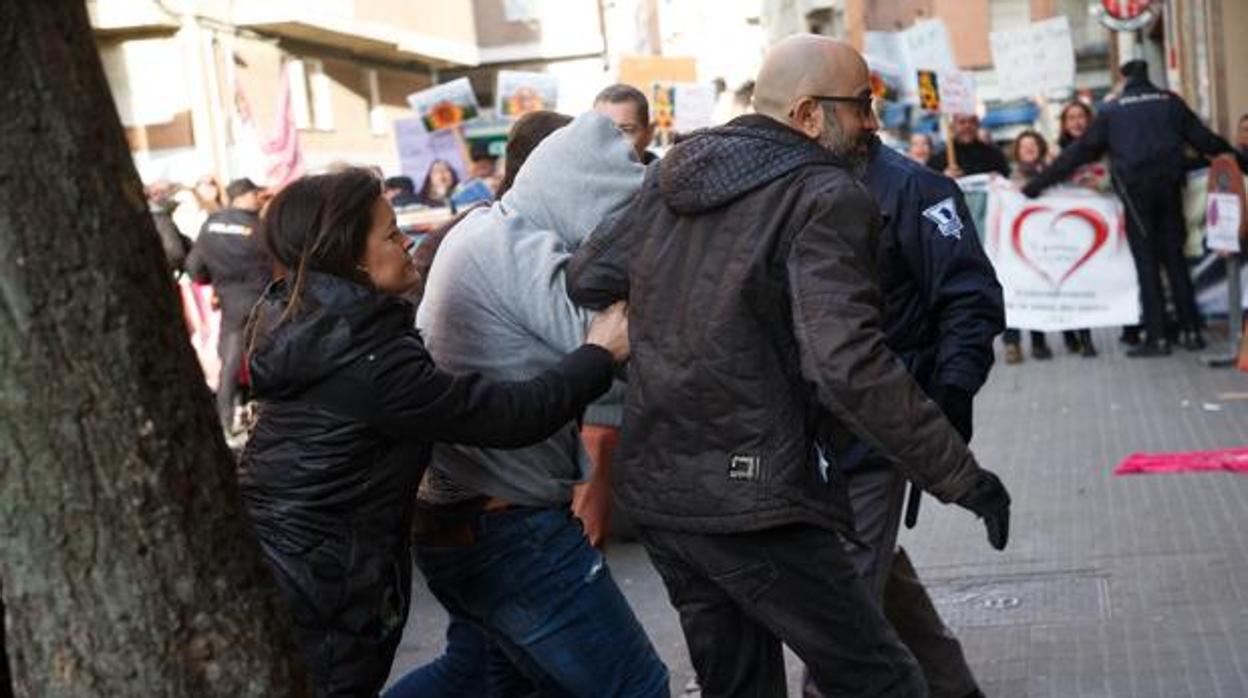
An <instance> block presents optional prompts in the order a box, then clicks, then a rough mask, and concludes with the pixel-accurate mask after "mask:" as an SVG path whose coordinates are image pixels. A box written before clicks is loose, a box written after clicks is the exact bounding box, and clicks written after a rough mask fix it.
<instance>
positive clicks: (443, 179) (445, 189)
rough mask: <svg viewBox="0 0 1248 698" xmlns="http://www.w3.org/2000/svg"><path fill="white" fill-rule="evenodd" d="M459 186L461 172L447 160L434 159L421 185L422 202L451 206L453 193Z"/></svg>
mask: <svg viewBox="0 0 1248 698" xmlns="http://www.w3.org/2000/svg"><path fill="white" fill-rule="evenodd" d="M457 186H459V174H458V173H457V172H455V168H454V167H451V163H449V162H447V161H446V160H434V161H433V163H432V164H431V165H429V173H428V174H426V175H425V183H424V184H422V185H421V187H420V203H422V204H424V205H426V206H433V207H439V206H441V207H446V208H451V194H454V193H455V187H457Z"/></svg>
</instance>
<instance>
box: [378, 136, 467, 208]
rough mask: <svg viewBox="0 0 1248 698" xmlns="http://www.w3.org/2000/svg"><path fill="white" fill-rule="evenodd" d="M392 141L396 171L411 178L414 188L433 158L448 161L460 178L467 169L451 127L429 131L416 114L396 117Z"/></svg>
mask: <svg viewBox="0 0 1248 698" xmlns="http://www.w3.org/2000/svg"><path fill="white" fill-rule="evenodd" d="M394 142H395V144H396V145H397V146H398V150H399V171H400V172H402V173H403V174H405V175H407V176H408V177H411V178H412V181H413V182H415V183H416V189H417V191H419V190H420V188H421V186H422V185H423V184H424V182H425V177H426V176H427V175H428V174H429V168H430V166H432V165H433V162H434V161H435V160H445V161H447V162H449V163H450V164H451V168H452V169H454V170H455V172H456V173H457V174H458V175H459V176H460V178H463V177H464V176H466V175H467V173H468V168H467V166H466V165H465V163H464V156H463V148H462V147H461V146H460V142H459V137H458V134H456V133H455V132H454V131H446V130H444V131H434V132H433V133H429V132H428V131H426V130H425V127H424V123H423V121H422V120H421V119H419V118H412V119H396V120H395V122H394Z"/></svg>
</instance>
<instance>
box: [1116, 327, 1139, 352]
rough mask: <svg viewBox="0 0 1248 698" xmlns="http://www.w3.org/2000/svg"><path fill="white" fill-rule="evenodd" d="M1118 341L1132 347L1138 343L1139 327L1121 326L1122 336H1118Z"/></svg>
mask: <svg viewBox="0 0 1248 698" xmlns="http://www.w3.org/2000/svg"><path fill="white" fill-rule="evenodd" d="M1118 341H1119V342H1122V343H1123V344H1125V345H1127V346H1129V347H1133V346H1135V345H1137V344H1139V343H1140V328H1138V327H1124V328H1122V336H1120V337H1119V338H1118Z"/></svg>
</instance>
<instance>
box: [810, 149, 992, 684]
mask: <svg viewBox="0 0 1248 698" xmlns="http://www.w3.org/2000/svg"><path fill="white" fill-rule="evenodd" d="M863 183H864V184H865V185H866V187H867V189H868V190H869V191H870V192H871V194H872V196H873V197H874V198H875V200H876V203H878V204H879V206H880V210H881V212H882V213H883V214H884V218H885V226H884V229H883V230H882V231H881V232H880V254H879V257H878V264H879V274H880V288H881V290H882V291H883V292H884V297H885V314H884V322H885V328H884V329H885V335H886V342H887V344H888V347H889V348H890V349H891V350H892V351H893V352H894V353H895V354H897V356H898V357H900V358H901V359H902V361H904V362H905V363H906V365H907V367H908V368H909V369H910V372H911V373H912V374H913V375H914V377H915V379H916V380H917V381H918V382H919V385H921V386H923V388H924V390H925V391H926V392H927V394H928V395H929V396H930V397H932V399H934V400H935V401H936V402H937V403H938V404H939V405H940V406H941V408H942V409H943V410H944V412H945V415H946V416H947V417H948V418H949V421H950V422H952V423H953V425H954V427H956V428H957V429H958V431H959V432H960V433H961V434H962V437H963V438H964V439H966V440H967V441H970V439H971V431H972V419H971V403H972V399H973V397H974V395H975V393H976V392H977V391H978V390H979V388H980V387H981V386H982V385H983V384H984V381H985V380H987V378H988V371H989V369H991V368H992V363H993V350H992V343H993V339H994V338H995V337H996V336H997V335H998V334H1000V333H1001V331H1002V330H1004V329H1005V311H1004V306H1003V303H1002V298H1001V286H1000V284H999V283H997V277H996V273H995V272H994V271H993V268H992V264H991V263H990V262H989V261H988V258H987V256H986V255H985V254H984V250H983V248H982V247H981V245H980V242H979V237H978V234H977V233H976V231H975V227H974V223H973V222H972V221H971V218H970V215H969V213H968V211H967V208H966V202H965V200H964V199H963V196H962V190H961V189H959V188H958V185H957V184H956V183H955V182H954V181H953V180H951V179H950V178H948V177H946V176H944V175H941V174H939V173H938V172H936V171H934V170H931V169H929V168H927V167H924V166H923V165H922V164H921V163H917V162H914V161H913V160H911V159H909V158H907V157H906V156H904V155H902V154H900V153H897V152H895V151H893V150H892V149H891V148H888V147H885V146H883V145H881V144H880V142H879V140H878V139H876V140H875V141H874V142H873V143H872V146H871V159H870V162H869V164H868V165H867V169H866V172H865V175H864V177H863ZM831 450H832V452H833V453H834V454H835V460H836V466H833V467H837V466H839V467H840V468H841V469H842V471H843V472H844V473H845V475H846V479H847V481H848V486H849V496H850V503H851V505H852V507H853V511H854V522H855V529H856V530H855V532H856V533H857V536H858V538H859V540H860V541H861V542H862V543H864V544H865V547H856V546H855V547H853V548H850V549H849V550H850V555H851V556H852V557H853V558H854V564H855V566H856V567H857V568H858V571H859V573H860V574H861V575H862V577H863V578H864V580H865V581H866V582H867V585H868V586H869V587H870V588H871V590H872V591H873V592H874V594H875V596H876V598H880V599H882V601H883V605H884V613H885V615H886V616H888V619H889V621H890V622H891V623H892V624H893V626H894V628H895V629H896V630H897V633H898V635H899V636H900V637H901V640H902V642H904V643H905V644H906V646H907V647H909V648H910V651H911V653H913V654H914V656H915V658H916V659H917V660H918V661H919V666H920V667H921V668H922V670H923V674H924V677H925V678H926V679H927V683H928V689H929V690H930V691H931V695H932V696H933V697H937V698H943V697H949V698H965V697H967V696H977V695H981V694H980V693H979V689H978V686H977V685H976V682H975V678H974V676H973V675H972V674H971V670H970V668H969V667H968V666H967V664H966V658H965V657H964V656H963V654H962V646H961V644H960V643H959V642H958V640H957V638H955V637H954V636H953V633H952V632H950V631H949V630H948V628H946V627H945V625H944V623H943V622H942V621H941V619H940V616H939V614H938V613H937V612H936V609H935V606H934V605H933V604H932V602H931V600H930V598H929V597H928V595H927V591H926V590H925V589H924V588H923V585H922V584H921V583H920V582H919V579H918V576H917V575H916V574H915V573H914V569H913V567H912V566H911V565H910V561H909V559H908V558H907V557H906V555H905V551H904V550H900V549H898V548H897V533H898V529H899V527H900V524H901V518H902V509H903V502H904V500H905V488H906V481H905V478H904V476H902V475H901V473H900V472H898V471H897V469H896V468H895V467H894V466H892V465H891V464H890V463H889V462H888V461H887V460H885V459H883V458H881V457H880V456H878V455H876V454H874V453H872V452H871V449H870V448H869V447H868V446H867V445H866V444H865V443H862V442H856V443H854V444H852V445H848V446H846V447H843V448H836V446H835V444H834V445H833V447H832V449H831ZM886 587H887V594H886V593H885V589H886ZM805 684H806V685H805V686H804V689H803V690H804V694H805V695H806V696H817V695H818V693H817V692H816V691H815V689H814V687H813V686H812V685H811V684H810V682H809V681H806V682H805Z"/></svg>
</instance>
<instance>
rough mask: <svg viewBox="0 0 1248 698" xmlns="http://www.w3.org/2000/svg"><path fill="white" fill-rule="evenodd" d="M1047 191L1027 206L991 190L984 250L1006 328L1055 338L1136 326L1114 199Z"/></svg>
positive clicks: (1001, 188) (1007, 190) (1134, 295)
mask: <svg viewBox="0 0 1248 698" xmlns="http://www.w3.org/2000/svg"><path fill="white" fill-rule="evenodd" d="M1051 191H1052V193H1050V194H1047V195H1045V196H1043V197H1041V198H1039V199H1035V200H1031V199H1027V198H1026V197H1024V196H1023V195H1022V194H1020V193H1018V192H1017V191H1014V190H1013V188H1012V187H1010V186H1009V185H998V186H994V187H993V188H992V190H991V193H990V194H989V197H988V217H987V225H986V227H987V230H986V234H985V236H984V241H985V245H984V249H985V251H986V252H987V253H988V257H989V259H991V260H992V264H993V267H994V268H995V269H996V272H997V279H998V280H999V281H1000V282H1001V287H1002V290H1003V292H1004V298H1005V315H1006V323H1007V324H1008V325H1009V326H1010V327H1018V328H1020V329H1027V330H1041V331H1055V330H1071V329H1079V328H1084V327H1107V326H1118V325H1132V324H1135V323H1137V322H1139V319H1140V304H1139V287H1138V282H1137V280H1136V274H1135V265H1134V262H1133V261H1132V259H1131V252H1130V249H1129V248H1128V245H1127V236H1126V228H1125V224H1124V221H1123V217H1122V205H1121V204H1120V203H1119V201H1118V199H1117V198H1116V197H1113V196H1107V195H1104V194H1098V193H1095V192H1090V191H1087V190H1083V189H1072V188H1058V189H1054V190H1051Z"/></svg>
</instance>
